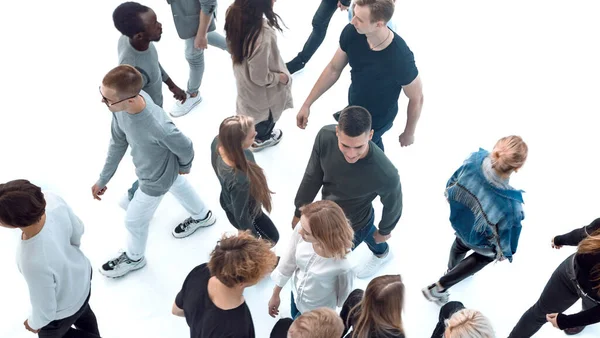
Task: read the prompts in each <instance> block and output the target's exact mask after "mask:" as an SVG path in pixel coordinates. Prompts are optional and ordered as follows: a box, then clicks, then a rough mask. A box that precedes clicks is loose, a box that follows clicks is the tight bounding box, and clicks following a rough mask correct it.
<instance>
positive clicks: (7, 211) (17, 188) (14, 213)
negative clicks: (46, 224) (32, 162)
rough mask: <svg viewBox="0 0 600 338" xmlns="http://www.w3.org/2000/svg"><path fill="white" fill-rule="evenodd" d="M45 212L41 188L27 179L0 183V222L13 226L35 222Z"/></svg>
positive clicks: (44, 201) (28, 224)
mask: <svg viewBox="0 0 600 338" xmlns="http://www.w3.org/2000/svg"><path fill="white" fill-rule="evenodd" d="M45 212H46V200H45V199H44V194H43V193H42V189H41V188H40V187H38V186H36V185H34V184H32V183H31V182H29V181H27V180H14V181H10V182H7V183H4V184H0V222H1V223H2V224H4V225H10V226H13V227H19V228H23V227H28V226H30V225H33V224H35V223H37V222H38V221H39V220H40V219H41V218H42V216H43V215H44V213H45Z"/></svg>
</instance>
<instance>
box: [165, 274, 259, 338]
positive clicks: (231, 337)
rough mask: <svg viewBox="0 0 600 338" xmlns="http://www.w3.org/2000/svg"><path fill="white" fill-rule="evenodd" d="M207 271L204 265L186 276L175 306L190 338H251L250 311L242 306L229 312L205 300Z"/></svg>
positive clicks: (208, 275)
mask: <svg viewBox="0 0 600 338" xmlns="http://www.w3.org/2000/svg"><path fill="white" fill-rule="evenodd" d="M210 277H211V276H210V271H209V270H208V266H207V265H206V263H205V264H202V265H199V266H197V267H195V268H194V270H192V271H191V272H190V274H189V275H188V276H187V278H186V279H185V282H183V287H182V288H181V291H179V293H178V294H177V297H176V298H175V304H176V305H177V307H179V308H180V309H183V311H184V312H185V320H186V321H187V323H188V325H189V327H190V337H191V338H241V337H244V338H254V324H253V323H252V315H251V314H250V309H248V306H247V305H246V303H245V302H244V303H243V304H242V305H240V306H238V307H237V308H235V309H231V310H222V309H220V308H218V307H217V306H216V305H215V304H214V303H213V302H212V300H211V299H210V297H209V296H208V280H209V279H210Z"/></svg>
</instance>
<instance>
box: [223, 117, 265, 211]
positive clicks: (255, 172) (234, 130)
mask: <svg viewBox="0 0 600 338" xmlns="http://www.w3.org/2000/svg"><path fill="white" fill-rule="evenodd" d="M255 136H256V130H255V129H254V120H253V119H252V118H251V117H247V116H243V115H236V116H231V117H228V118H226V119H225V120H223V122H221V126H220V127H219V136H218V137H217V138H218V141H219V143H218V144H219V148H220V149H221V150H222V151H223V152H224V155H225V156H226V157H227V159H228V160H229V161H231V162H233V166H234V169H235V170H239V171H241V172H243V173H244V174H246V175H247V176H248V180H249V181H250V195H251V196H252V197H253V198H254V200H256V201H257V202H258V203H256V204H255V205H254V210H253V211H254V213H255V214H256V213H258V212H259V211H260V208H261V206H262V207H264V208H265V210H267V211H268V212H271V194H272V191H271V190H269V185H268V184H267V178H266V177H265V174H264V172H263V170H262V168H261V167H259V166H258V165H257V164H256V163H253V162H251V161H248V159H246V155H245V154H244V149H247V148H249V147H250V146H251V145H252V142H254V137H255Z"/></svg>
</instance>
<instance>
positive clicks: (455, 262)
mask: <svg viewBox="0 0 600 338" xmlns="http://www.w3.org/2000/svg"><path fill="white" fill-rule="evenodd" d="M469 251H471V249H470V248H469V247H467V246H466V245H465V243H464V242H463V241H462V240H461V239H460V238H458V237H456V239H455V240H454V244H452V248H451V249H450V258H449V260H448V273H446V274H445V275H444V276H443V277H442V278H440V280H439V282H440V284H441V285H442V287H443V288H444V289H449V288H451V287H452V286H454V285H456V284H458V283H459V282H461V281H462V280H463V279H465V278H467V277H469V276H471V275H474V274H475V273H476V272H478V271H479V270H481V269H483V268H484V267H485V266H486V265H488V264H490V263H491V262H493V261H494V258H493V257H488V256H484V255H482V254H479V253H477V252H473V253H472V254H470V255H469V257H467V258H465V256H466V255H467V252H469Z"/></svg>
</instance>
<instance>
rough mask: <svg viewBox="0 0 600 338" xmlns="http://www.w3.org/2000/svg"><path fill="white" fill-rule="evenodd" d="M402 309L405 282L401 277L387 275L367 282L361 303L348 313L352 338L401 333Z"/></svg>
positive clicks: (402, 331) (402, 330)
mask: <svg viewBox="0 0 600 338" xmlns="http://www.w3.org/2000/svg"><path fill="white" fill-rule="evenodd" d="M403 307H404V283H402V277H400V275H386V276H379V277H377V278H374V279H373V280H371V282H369V285H368V286H367V290H365V294H364V296H363V298H362V299H361V301H360V302H359V303H358V304H356V306H355V307H353V308H352V310H350V313H349V314H348V323H347V324H348V325H350V321H351V318H353V319H352V320H353V321H354V323H353V324H352V332H353V334H352V337H353V338H369V337H371V336H372V334H373V333H374V332H375V333H377V335H378V336H388V335H390V334H393V333H396V332H401V333H404V328H403V326H402V308H403Z"/></svg>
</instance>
